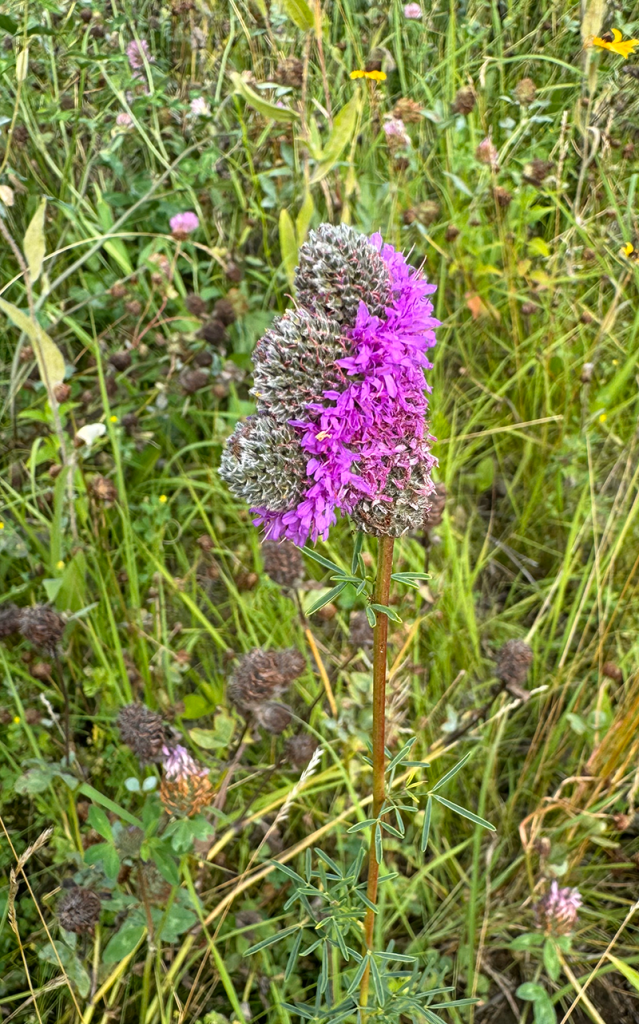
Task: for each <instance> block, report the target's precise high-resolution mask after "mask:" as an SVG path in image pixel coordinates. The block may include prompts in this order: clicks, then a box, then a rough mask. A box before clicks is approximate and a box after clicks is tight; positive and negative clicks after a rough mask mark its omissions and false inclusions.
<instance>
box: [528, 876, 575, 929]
mask: <svg viewBox="0 0 639 1024" xmlns="http://www.w3.org/2000/svg"><path fill="white" fill-rule="evenodd" d="M582 902H583V901H582V896H581V893H580V892H579V889H570V888H565V889H560V888H559V883H558V882H557V881H556V880H554V881H552V882H551V883H550V889H549V890H548V892H547V893H546V895H545V896H543V897H542V898H541V899H540V901H539V903H538V904H537V906H536V908H535V909H536V912H537V921H538V923H539V927H540V928H543V929H544V931H545V932H548V933H551V934H553V935H567V934H568V933H569V932H571V931H572V930H573V929H574V927H575V924H576V923H577V914H578V911H579V907H580V906H581V904H582Z"/></svg>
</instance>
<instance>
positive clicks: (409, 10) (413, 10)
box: [404, 4, 422, 21]
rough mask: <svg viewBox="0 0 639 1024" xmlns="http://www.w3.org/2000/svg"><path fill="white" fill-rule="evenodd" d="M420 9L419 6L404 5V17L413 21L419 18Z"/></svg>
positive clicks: (420, 14)
mask: <svg viewBox="0 0 639 1024" xmlns="http://www.w3.org/2000/svg"><path fill="white" fill-rule="evenodd" d="M421 16H422V9H421V7H420V6H419V4H405V5H404V17H405V18H408V19H409V20H413V21H415V20H416V19H417V18H421Z"/></svg>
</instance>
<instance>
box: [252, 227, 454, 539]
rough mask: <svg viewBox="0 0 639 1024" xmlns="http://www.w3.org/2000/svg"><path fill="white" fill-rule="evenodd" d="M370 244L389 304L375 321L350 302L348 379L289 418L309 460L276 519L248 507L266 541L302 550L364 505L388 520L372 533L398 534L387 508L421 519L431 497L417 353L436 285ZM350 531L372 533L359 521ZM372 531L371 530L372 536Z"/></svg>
mask: <svg viewBox="0 0 639 1024" xmlns="http://www.w3.org/2000/svg"><path fill="white" fill-rule="evenodd" d="M370 244H371V246H372V247H373V248H374V249H375V250H376V251H377V252H378V253H380V255H381V257H382V259H383V261H384V264H385V265H386V268H387V270H388V273H389V276H390V281H391V291H392V296H393V298H392V302H391V303H390V305H388V306H387V307H386V309H385V312H384V316H383V317H380V316H374V315H371V314H370V313H369V311H368V308H367V306H366V304H365V303H364V302H360V303H359V308H358V310H357V316H356V320H355V323H354V325H353V326H352V327H350V328H348V329H347V331H346V336H347V338H348V339H349V342H350V348H351V353H352V354H351V355H349V356H347V357H345V358H341V359H339V360H337V363H338V365H339V366H340V367H341V368H342V369H343V370H344V371H345V372H346V374H347V377H348V378H350V382H349V383H348V385H347V386H346V387H345V388H344V390H341V391H337V390H330V389H329V390H325V391H324V393H323V398H324V401H323V402H320V403H311V404H309V405H308V407H307V414H308V415H307V418H306V417H305V418H304V419H297V420H292V421H291V425H292V426H293V427H294V428H295V430H296V431H297V432H298V433H299V437H300V444H301V446H302V448H303V449H304V450H305V451H306V452H307V453H308V456H309V458H308V462H307V466H306V473H307V476H308V477H309V487H308V489H307V491H306V493H305V494H304V495H303V497H302V500H301V501H300V502H299V503H298V504H297V505H296V506H295V507H294V508H292V509H290V510H288V511H286V512H284V513H281V512H278V513H275V512H273V511H271V510H269V509H267V508H254V509H253V510H252V511H253V512H254V513H255V515H256V519H255V523H256V524H259V525H262V526H263V527H264V531H265V535H266V536H267V537H268V538H271V539H273V540H276V539H278V538H280V537H286V538H287V539H289V540H292V541H294V542H295V543H296V544H299V545H300V546H301V545H303V544H304V543H305V541H306V540H307V538H308V537H310V538H311V539H312V540H313V541H316V540H317V539H318V537H322V538H323V539H326V537H327V536H328V531H329V528H330V527H331V526H332V525H333V523H335V521H336V512H337V510H338V509H339V510H341V511H342V512H345V513H348V514H350V515H352V516H353V517H354V518H355V519H356V521H357V520H358V508H359V507H360V506H362V505H365V506H366V508H367V509H370V507H371V503H372V505H373V506H378V507H379V508H380V509H381V510H382V512H384V513H390V520H389V521H388V522H387V520H388V515H385V517H384V520H383V521H384V522H387V528H385V529H383V530H380V531H379V532H385V533H400V532H403V531H404V530H405V529H406V528H407V524H406V522H405V517H400V519H399V521H398V522H394V521H393V518H394V517H393V515H392V512H393V509H392V507H391V506H392V505H393V504H394V503H395V502H396V501H397V498H398V496H401V497H403V498H404V499H406V503H407V505H408V507H409V508H410V509H411V510H414V511H416V510H417V509H418V508H420V509H421V510H422V514H423V512H424V511H425V509H426V507H427V499H428V496H429V494H431V493H432V491H433V484H432V482H431V480H430V471H431V469H432V467H433V465H434V464H435V459H434V457H433V456H432V455H431V453H430V450H429V446H430V443H431V442H432V440H433V438H432V437H430V435H429V434H428V433H427V431H426V411H427V407H428V403H427V399H426V394H425V392H426V391H430V388H429V387H428V385H427V384H426V382H425V379H424V370H427V369H430V368H431V366H432V364H431V363H430V362H429V360H428V357H427V355H426V353H427V350H428V349H429V348H431V347H432V346H433V345H434V344H435V332H434V328H435V327H437V326H438V323H439V321H437V320H436V319H435V318H434V317H433V316H432V311H433V307H432V303H431V302H430V299H429V296H430V295H431V294H432V293H433V292H434V291H435V285H432V284H428V283H427V281H426V280H425V279H424V278H423V277H422V275H421V273H420V272H419V271H416V270H414V269H413V268H412V267H410V266H409V264H408V262H407V261H406V258H405V257H404V256H403V255H402V253H399V252H396V250H395V249H394V248H393V247H392V246H391V245H385V244H384V243H383V241H382V238H381V236H380V235H379V234H376V235H373V236H372V237H371V239H370ZM416 470H419V472H416ZM416 483H417V486H416ZM358 525H360V526H361V527H362V528H363V529H367V526H368V527H371V523H370V522H367V521H366V519H363V520H361V521H359V522H358ZM374 525H375V524H374V522H373V524H372V528H371V529H370V532H378V531H377V530H376V529H374ZM408 525H410V524H408Z"/></svg>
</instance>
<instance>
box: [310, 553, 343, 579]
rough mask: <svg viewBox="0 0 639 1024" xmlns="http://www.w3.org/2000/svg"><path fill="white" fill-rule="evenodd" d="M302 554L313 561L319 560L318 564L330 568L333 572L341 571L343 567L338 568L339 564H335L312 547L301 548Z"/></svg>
mask: <svg viewBox="0 0 639 1024" xmlns="http://www.w3.org/2000/svg"><path fill="white" fill-rule="evenodd" d="M300 550H301V551H302V553H303V554H304V555H308V557H309V558H312V559H313V561H314V562H319V564H320V565H323V566H325V567H326V568H327V569H332V570H333V572H339V573H343V572H344V569H342V568H340V566H339V565H335V562H331V561H329V559H328V558H324V555H320V553H319V552H318V551H314V550H313V548H301V549H300Z"/></svg>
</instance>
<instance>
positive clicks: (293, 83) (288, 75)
mask: <svg viewBox="0 0 639 1024" xmlns="http://www.w3.org/2000/svg"><path fill="white" fill-rule="evenodd" d="M275 81H276V82H279V84H280V85H288V86H290V87H291V88H292V89H301V88H302V85H303V82H304V62H303V61H301V60H300V59H299V57H285V58H284V60H281V61H280V62H279V64H278V65H277V69H276V71H275Z"/></svg>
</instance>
